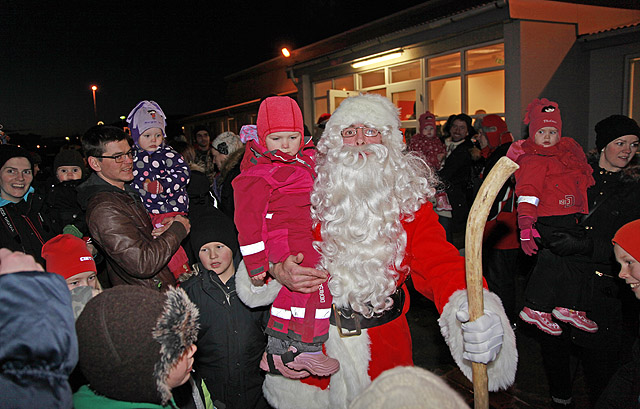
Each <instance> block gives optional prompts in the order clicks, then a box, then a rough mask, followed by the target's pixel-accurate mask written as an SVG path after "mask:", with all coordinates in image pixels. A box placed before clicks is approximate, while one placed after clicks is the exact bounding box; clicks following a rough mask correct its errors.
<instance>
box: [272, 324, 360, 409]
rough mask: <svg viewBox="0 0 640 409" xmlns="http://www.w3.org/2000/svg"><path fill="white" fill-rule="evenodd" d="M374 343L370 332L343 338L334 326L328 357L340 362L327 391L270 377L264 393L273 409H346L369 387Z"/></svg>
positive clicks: (330, 330) (332, 326) (293, 381)
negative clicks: (370, 362)
mask: <svg viewBox="0 0 640 409" xmlns="http://www.w3.org/2000/svg"><path fill="white" fill-rule="evenodd" d="M370 344H371V341H370V339H369V334H368V333H367V330H366V329H365V330H363V331H362V334H360V335H359V336H355V337H348V338H341V337H340V335H339V334H338V330H337V328H336V327H335V326H334V325H331V326H330V328H329V339H328V340H327V342H325V347H326V349H327V355H328V356H330V357H332V358H335V359H337V360H338V361H339V362H340V369H339V370H338V372H336V373H335V374H333V375H332V376H331V381H330V385H329V389H328V390H324V391H323V390H321V389H320V388H316V387H314V386H310V385H307V384H304V383H302V382H299V381H295V380H291V379H287V378H285V377H282V376H274V375H267V377H266V379H265V381H264V384H263V386H262V390H263V392H264V395H265V397H266V398H267V400H268V401H269V403H270V404H271V406H273V407H276V408H279V409H298V408H305V409H329V408H331V409H334V408H335V409H341V408H343V409H346V408H347V407H348V406H349V404H350V403H351V401H353V400H354V399H355V398H356V397H357V396H358V395H359V394H360V393H361V392H362V391H363V390H364V389H365V388H366V387H367V386H369V384H371V378H370V377H369V373H368V371H369V360H370V359H371V349H370Z"/></svg>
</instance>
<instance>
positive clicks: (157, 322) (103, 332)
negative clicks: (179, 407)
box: [76, 285, 199, 405]
mask: <svg viewBox="0 0 640 409" xmlns="http://www.w3.org/2000/svg"><path fill="white" fill-rule="evenodd" d="M134 307H135V308H134ZM198 316H199V312H198V308H197V307H196V306H195V304H193V303H192V302H191V301H190V300H189V297H187V294H186V293H185V292H184V290H182V289H180V288H169V290H168V291H167V292H166V293H160V292H158V291H154V290H152V289H149V288H146V287H142V286H136V285H119V286H115V287H113V288H110V289H108V290H105V291H103V292H102V293H101V294H99V295H97V296H96V297H94V298H92V299H91V300H90V301H89V302H88V303H87V305H86V306H85V308H84V311H82V314H80V317H78V320H77V321H76V331H77V333H78V343H79V350H80V368H81V369H82V373H83V374H84V376H85V377H86V378H87V380H88V381H89V386H90V387H91V389H92V390H94V391H95V392H97V393H99V394H101V395H104V396H106V397H108V398H111V399H115V400H120V401H125V402H146V403H157V404H161V405H166V404H167V402H169V400H170V399H171V396H172V395H171V390H170V388H169V386H168V385H167V378H168V375H169V372H170V370H171V368H172V367H173V365H174V364H175V363H176V362H177V360H178V359H179V358H180V357H181V356H182V354H183V353H184V351H185V350H186V349H187V348H188V347H189V346H191V345H192V344H193V343H194V342H195V341H196V339H197V336H198V328H199V325H198Z"/></svg>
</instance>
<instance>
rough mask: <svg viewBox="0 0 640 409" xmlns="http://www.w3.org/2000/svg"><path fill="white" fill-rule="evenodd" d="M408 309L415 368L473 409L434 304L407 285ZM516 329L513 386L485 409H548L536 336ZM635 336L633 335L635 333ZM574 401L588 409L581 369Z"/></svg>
mask: <svg viewBox="0 0 640 409" xmlns="http://www.w3.org/2000/svg"><path fill="white" fill-rule="evenodd" d="M517 282H518V285H517V287H518V289H519V291H518V293H519V294H520V296H521V294H522V292H523V289H524V286H525V284H526V281H525V278H524V277H519V279H518V281H517ZM409 289H410V295H411V307H410V308H409V312H408V314H407V320H408V321H409V327H410V329H411V335H412V339H413V359H414V364H415V365H416V366H420V367H422V368H425V369H428V370H430V371H431V372H433V373H435V374H436V375H438V376H440V377H441V378H443V379H444V380H445V381H446V382H447V383H448V384H449V385H450V386H451V387H452V388H453V389H454V390H456V391H457V392H458V393H460V395H462V397H463V398H464V399H465V401H466V402H467V403H468V404H469V407H471V408H473V385H472V384H471V382H469V381H468V380H467V378H466V377H465V376H464V375H463V374H462V372H460V370H459V369H458V367H457V365H456V364H455V363H454V361H453V358H452V357H451V353H450V351H449V348H448V347H447V345H446V344H445V342H444V339H443V337H442V335H441V334H440V328H439V326H438V323H437V319H438V312H437V310H436V308H435V306H434V304H433V303H432V302H431V301H430V300H428V299H426V298H425V297H423V296H422V295H420V294H419V293H417V292H416V291H415V290H414V289H413V287H412V285H411V284H410V283H409ZM517 325H518V326H517V329H516V343H517V347H518V355H519V359H518V370H517V373H516V380H515V382H514V384H513V385H512V386H511V387H510V388H509V389H507V390H506V391H501V392H491V393H489V405H490V408H493V409H506V408H510V409H511V408H513V409H518V408H536V409H543V408H550V407H551V400H550V397H549V389H548V386H547V377H546V375H545V372H544V370H543V367H542V355H541V353H540V346H539V344H538V342H537V341H536V336H537V335H538V334H537V332H539V331H538V330H537V329H536V328H535V327H534V326H532V325H528V324H525V323H524V322H522V321H520V322H519V323H518V324H517ZM633 331H634V330H633V329H630V331H629V337H628V338H629V342H632V341H633V335H632V334H634V332H633ZM635 333H636V334H637V331H636V332H635ZM576 371H577V372H576V379H575V382H574V401H575V403H576V406H575V407H576V408H579V409H582V408H590V404H589V401H588V397H587V392H586V388H585V384H584V381H583V377H582V375H581V369H580V367H578V368H577V369H576Z"/></svg>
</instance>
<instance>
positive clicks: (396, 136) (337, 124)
mask: <svg viewBox="0 0 640 409" xmlns="http://www.w3.org/2000/svg"><path fill="white" fill-rule="evenodd" d="M358 123H361V124H365V125H367V126H371V127H374V128H376V129H378V130H379V131H381V132H382V143H383V144H385V145H389V144H390V143H392V144H400V145H398V146H404V137H403V135H402V131H401V130H400V111H399V110H398V108H396V106H395V105H393V103H392V102H391V101H390V100H389V99H388V98H385V97H383V96H381V95H378V94H360V95H358V96H355V97H349V98H347V99H345V100H344V101H342V103H341V104H340V106H339V107H338V108H337V109H336V110H335V112H334V113H333V114H332V115H331V118H329V121H328V122H327V126H326V128H325V131H324V133H323V134H322V137H321V138H320V142H319V143H318V148H319V150H320V151H322V153H324V150H325V149H326V148H327V147H329V146H330V147H336V146H342V136H341V135H340V131H342V130H343V129H344V128H347V127H349V126H351V125H355V124H358Z"/></svg>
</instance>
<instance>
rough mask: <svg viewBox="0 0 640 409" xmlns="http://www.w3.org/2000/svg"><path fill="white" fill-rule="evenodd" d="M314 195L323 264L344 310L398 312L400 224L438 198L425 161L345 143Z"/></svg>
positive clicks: (322, 170) (324, 167)
mask: <svg viewBox="0 0 640 409" xmlns="http://www.w3.org/2000/svg"><path fill="white" fill-rule="evenodd" d="M317 170H318V178H317V179H316V183H315V186H314V192H313V193H312V195H311V205H312V217H313V218H314V221H315V222H318V223H320V225H321V234H322V242H316V243H315V244H316V247H317V248H318V251H319V252H320V253H321V260H320V267H321V268H323V269H326V270H327V271H328V272H329V273H330V275H331V279H330V281H329V289H330V290H331V294H332V295H333V301H334V303H335V304H336V306H338V307H351V308H352V309H353V310H354V311H356V312H359V313H361V314H362V315H364V316H365V317H371V316H372V315H373V314H377V313H380V312H382V311H384V310H387V309H389V308H391V306H392V304H393V302H392V300H391V298H390V297H389V296H390V295H391V294H393V293H394V292H395V291H396V282H397V279H398V271H400V269H401V263H402V259H403V257H404V251H405V247H406V241H407V237H406V233H405V231H404V229H403V227H402V224H401V220H402V219H403V218H410V217H411V216H412V215H413V213H415V212H416V211H417V210H418V209H419V208H420V206H421V205H422V204H423V203H424V202H425V201H426V197H427V195H431V194H433V189H431V188H430V187H429V181H431V174H430V171H429V169H428V168H427V167H426V165H425V164H424V162H423V161H421V160H420V159H418V158H417V157H415V156H412V155H410V154H404V153H401V152H397V153H395V154H394V153H393V151H391V150H389V149H388V148H387V147H386V146H384V145H382V144H371V145H365V146H364V147H354V146H343V147H341V148H336V149H332V150H331V151H330V152H328V153H327V155H326V156H321V157H319V160H318V167H317Z"/></svg>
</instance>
